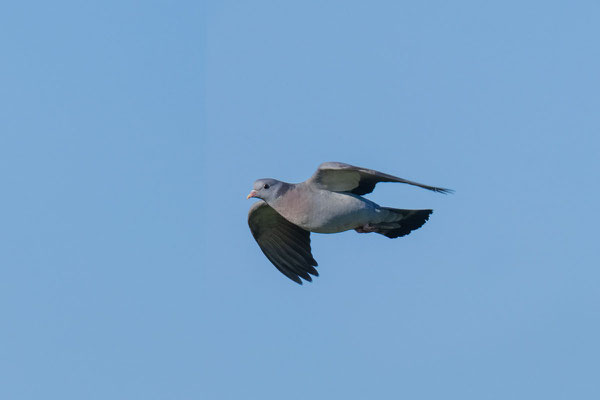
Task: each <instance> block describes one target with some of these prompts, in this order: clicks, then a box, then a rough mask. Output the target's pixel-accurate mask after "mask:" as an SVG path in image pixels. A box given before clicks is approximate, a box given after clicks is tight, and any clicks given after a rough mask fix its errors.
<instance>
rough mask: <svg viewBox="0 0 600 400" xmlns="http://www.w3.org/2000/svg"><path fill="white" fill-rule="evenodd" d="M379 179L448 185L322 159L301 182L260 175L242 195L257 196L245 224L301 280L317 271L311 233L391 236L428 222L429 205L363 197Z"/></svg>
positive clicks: (292, 276)
mask: <svg viewBox="0 0 600 400" xmlns="http://www.w3.org/2000/svg"><path fill="white" fill-rule="evenodd" d="M379 182H399V183H406V184H409V185H413V186H418V187H421V188H424V189H428V190H431V191H434V192H437V193H443V194H448V193H452V192H453V190H452V189H444V188H440V187H435V186H429V185H424V184H421V183H417V182H413V181H409V180H407V179H403V178H398V177H396V176H393V175H388V174H385V173H383V172H379V171H375V170H372V169H367V168H362V167H356V166H354V165H350V164H345V163H341V162H324V163H322V164H321V165H319V167H318V168H317V170H316V171H315V173H314V174H313V175H312V176H311V177H310V178H308V179H307V180H306V181H304V182H301V183H287V182H283V181H279V180H277V179H272V178H264V179H258V180H256V181H255V182H254V185H253V187H252V190H251V191H250V193H249V194H248V196H247V197H246V199H250V198H257V199H260V201H258V202H256V203H254V204H253V205H252V206H251V207H250V210H249V212H248V225H249V227H250V232H251V233H252V236H253V237H254V239H255V240H256V242H257V243H258V246H259V247H260V249H261V250H262V252H263V253H264V255H265V256H266V257H267V258H268V259H269V261H271V263H272V264H273V265H274V266H275V267H276V268H277V269H278V270H279V271H280V272H281V273H282V274H283V275H285V276H286V277H288V278H289V279H291V280H292V281H294V282H296V283H298V284H300V285H302V282H303V281H302V279H304V280H305V281H309V282H311V281H312V277H311V275H312V276H319V273H318V271H317V270H316V268H315V267H317V266H318V264H317V261H315V259H314V257H313V255H312V251H311V246H310V234H311V232H314V233H338V232H344V231H348V230H352V229H354V230H355V231H356V232H358V233H370V232H375V233H378V234H381V235H384V236H387V237H388V238H391V239H394V238H398V237H402V236H406V235H408V234H409V233H411V232H412V231H414V230H416V229H419V228H420V227H421V226H423V225H424V224H425V222H427V220H428V219H429V216H430V215H431V213H432V212H433V210H404V209H398V208H390V207H382V206H380V205H378V204H376V203H375V202H373V201H371V200H369V199H366V198H364V197H363V195H365V194H368V193H371V192H372V191H373V189H374V188H375V185H376V184H377V183H379Z"/></svg>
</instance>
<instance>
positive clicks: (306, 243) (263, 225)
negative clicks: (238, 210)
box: [248, 200, 319, 284]
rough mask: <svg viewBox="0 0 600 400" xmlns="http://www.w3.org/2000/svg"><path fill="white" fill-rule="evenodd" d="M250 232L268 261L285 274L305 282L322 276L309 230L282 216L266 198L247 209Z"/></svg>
mask: <svg viewBox="0 0 600 400" xmlns="http://www.w3.org/2000/svg"><path fill="white" fill-rule="evenodd" d="M248 225H249V226H250V232H252V236H254V239H256V242H257V243H258V245H259V246H260V249H261V250H262V252H263V253H264V254H265V256H267V258H268V259H269V261H271V263H273V265H274V266H275V267H276V268H277V269H278V270H279V271H281V273H283V274H284V275H285V276H287V277H288V278H290V279H291V280H293V281H294V282H297V283H299V284H302V280H301V279H300V277H302V278H304V279H306V280H307V281H312V278H311V276H310V275H309V274H312V275H314V276H319V273H318V272H317V270H316V269H315V268H314V267H316V266H317V265H318V264H317V262H316V261H315V259H314V258H313V256H312V254H311V252H310V232H309V231H306V230H304V229H302V228H300V227H299V226H296V225H294V224H292V223H291V222H289V221H288V220H286V219H285V218H283V217H282V216H281V215H280V214H279V213H278V212H277V211H275V210H274V209H273V208H272V207H271V206H269V205H268V204H267V203H265V202H264V201H262V200H261V201H259V202H257V203H254V204H253V205H252V207H251V208H250V211H249V212H248Z"/></svg>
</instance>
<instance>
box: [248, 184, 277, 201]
mask: <svg viewBox="0 0 600 400" xmlns="http://www.w3.org/2000/svg"><path fill="white" fill-rule="evenodd" d="M284 185H285V183H284V182H281V181H278V180H277V179H271V178H265V179H258V180H257V181H255V182H254V186H253V188H252V190H251V191H250V194H248V197H246V198H247V199H249V198H250V197H257V198H259V199H263V200H264V201H266V202H267V203H268V202H269V201H270V200H275V198H277V197H279V196H280V195H281V191H282V189H283V187H284Z"/></svg>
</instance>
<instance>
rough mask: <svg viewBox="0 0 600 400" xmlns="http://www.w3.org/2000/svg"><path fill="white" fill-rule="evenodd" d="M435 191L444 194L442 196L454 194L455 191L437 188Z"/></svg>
mask: <svg viewBox="0 0 600 400" xmlns="http://www.w3.org/2000/svg"><path fill="white" fill-rule="evenodd" d="M434 191H435V192H437V193H442V194H453V193H454V190H453V189H445V188H435V190H434Z"/></svg>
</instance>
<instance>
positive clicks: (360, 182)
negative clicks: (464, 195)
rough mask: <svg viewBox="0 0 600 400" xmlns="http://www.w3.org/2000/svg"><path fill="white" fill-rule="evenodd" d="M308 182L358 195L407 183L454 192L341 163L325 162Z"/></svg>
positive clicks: (327, 188) (323, 187)
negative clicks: (383, 185) (384, 184)
mask: <svg viewBox="0 0 600 400" xmlns="http://www.w3.org/2000/svg"><path fill="white" fill-rule="evenodd" d="M307 182H308V183H309V184H312V185H315V186H317V187H319V188H321V189H326V190H331V191H332V192H350V193H354V194H358V195H363V194H367V193H371V192H372V191H373V189H375V185H376V184H377V183H379V182H399V183H406V184H409V185H413V186H418V187H421V188H424V189H427V190H432V191H434V192H438V193H444V194H447V193H452V192H453V190H451V189H444V188H440V187H435V186H429V185H424V184H422V183H418V182H413V181H409V180H408V179H403V178H399V177H397V176H393V175H389V174H386V173H383V172H379V171H375V170H372V169H367V168H362V167H356V166H354V165H350V164H344V163H340V162H325V163H323V164H321V165H319V168H317V171H316V172H315V173H314V174H313V176H311V177H310V179H309V180H308V181H307Z"/></svg>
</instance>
